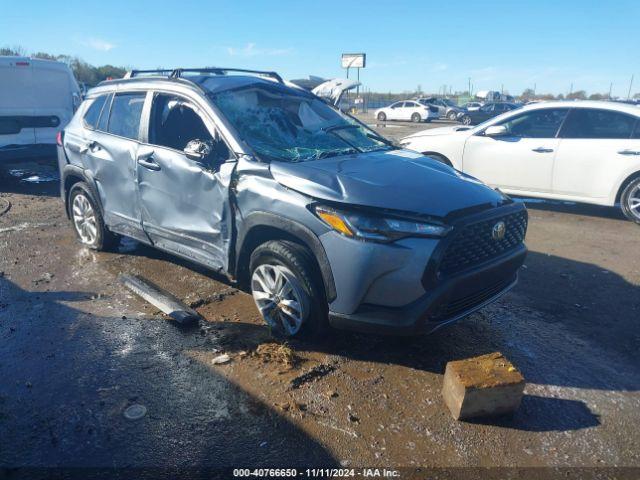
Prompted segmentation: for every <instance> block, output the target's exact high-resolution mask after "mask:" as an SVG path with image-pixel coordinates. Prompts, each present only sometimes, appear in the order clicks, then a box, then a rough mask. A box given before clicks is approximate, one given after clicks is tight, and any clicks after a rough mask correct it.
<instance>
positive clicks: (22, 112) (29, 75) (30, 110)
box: [0, 57, 81, 160]
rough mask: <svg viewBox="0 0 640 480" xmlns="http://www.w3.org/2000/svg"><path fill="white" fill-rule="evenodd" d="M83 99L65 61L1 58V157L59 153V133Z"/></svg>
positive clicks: (12, 157) (1, 158) (9, 157)
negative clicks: (56, 147)
mask: <svg viewBox="0 0 640 480" xmlns="http://www.w3.org/2000/svg"><path fill="white" fill-rule="evenodd" d="M80 101H81V97H80V88H79V87H78V83H77V82H76V79H75V78H74V76H73V73H72V72H71V69H70V68H69V66H68V65H66V64H65V63H62V62H55V61H51V60H40V59H34V58H28V57H0V160H4V159H14V158H21V157H31V156H37V155H47V154H53V155H55V145H56V134H57V132H59V131H60V130H62V128H64V126H65V125H66V124H67V123H69V120H71V117H72V116H73V113H74V112H75V110H76V108H77V107H78V105H80Z"/></svg>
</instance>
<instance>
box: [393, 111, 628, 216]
mask: <svg viewBox="0 0 640 480" xmlns="http://www.w3.org/2000/svg"><path fill="white" fill-rule="evenodd" d="M400 144H401V145H402V146H403V147H404V148H408V149H411V150H416V151H418V152H421V153H424V154H426V155H430V156H432V157H434V158H437V159H438V160H440V161H442V162H444V163H447V164H449V165H451V166H453V167H454V168H456V169H457V170H460V171H462V172H464V173H467V174H469V175H472V176H474V177H476V178H478V179H480V180H482V181H484V182H486V183H488V184H489V185H492V186H495V187H499V188H500V189H501V190H502V191H504V192H506V193H510V194H513V195H520V196H527V197H539V198H551V199H557V200H568V201H574V202H585V203H593V204H597V205H609V206H614V205H615V204H616V203H618V202H619V203H620V207H621V209H622V212H623V213H624V214H625V215H626V216H627V217H628V218H629V219H630V220H632V221H634V222H636V223H640V108H639V107H636V106H633V105H627V104H622V103H614V102H595V101H582V102H545V103H536V104H533V105H527V106H525V107H523V108H520V109H518V110H513V111H510V112H507V113H504V114H502V115H499V116H497V117H495V118H492V119H490V120H488V121H486V122H484V123H481V124H480V125H477V126H475V127H463V126H454V127H444V128H434V129H431V130H424V131H421V132H418V133H415V134H413V135H410V136H408V137H406V138H403V139H402V140H401V141H400Z"/></svg>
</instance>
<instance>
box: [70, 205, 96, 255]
mask: <svg viewBox="0 0 640 480" xmlns="http://www.w3.org/2000/svg"><path fill="white" fill-rule="evenodd" d="M72 215H73V225H74V227H75V229H76V232H78V236H79V237H80V240H81V241H82V243H84V244H86V245H93V244H94V243H95V242H96V239H97V238H98V226H97V223H96V213H95V211H94V210H93V207H92V206H91V202H90V201H89V199H88V198H87V197H86V196H85V195H84V194H82V193H79V194H78V195H76V196H75V197H74V199H73V204H72Z"/></svg>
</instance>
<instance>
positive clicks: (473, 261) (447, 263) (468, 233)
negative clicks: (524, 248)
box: [438, 210, 527, 275]
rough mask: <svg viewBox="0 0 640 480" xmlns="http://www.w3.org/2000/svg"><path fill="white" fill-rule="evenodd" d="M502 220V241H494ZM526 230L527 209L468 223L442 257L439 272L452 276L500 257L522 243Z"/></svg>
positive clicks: (456, 235)
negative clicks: (494, 232) (504, 228)
mask: <svg viewBox="0 0 640 480" xmlns="http://www.w3.org/2000/svg"><path fill="white" fill-rule="evenodd" d="M500 220H502V221H503V222H504V223H505V226H506V231H505V235H504V238H502V239H501V240H494V239H493V238H492V235H491V233H492V231H493V227H494V226H495V225H496V223H498V222H499V221H500ZM526 232H527V212H526V210H521V211H519V212H515V213H511V214H509V215H505V216H504V217H498V218H492V219H490V220H482V221H480V222H476V223H472V224H470V225H465V226H463V227H462V230H461V231H459V232H458V233H457V234H454V235H455V237H454V239H453V240H452V241H451V244H450V245H449V246H448V247H447V250H446V251H445V253H444V255H443V256H442V260H441V261H440V267H439V268H438V271H439V273H440V275H451V274H453V273H457V272H461V271H463V270H466V269H468V268H471V267H473V266H474V265H478V264H480V263H483V262H485V261H487V260H491V259H492V258H495V257H498V256H500V255H502V254H503V253H505V252H507V251H509V250H512V249H514V248H516V247H517V246H518V245H520V244H521V243H522V242H523V241H524V236H525V233H526Z"/></svg>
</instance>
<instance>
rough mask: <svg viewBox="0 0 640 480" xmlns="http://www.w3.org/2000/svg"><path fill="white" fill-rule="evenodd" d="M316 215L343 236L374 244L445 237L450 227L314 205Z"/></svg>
mask: <svg viewBox="0 0 640 480" xmlns="http://www.w3.org/2000/svg"><path fill="white" fill-rule="evenodd" d="M315 213H316V215H317V216H318V217H319V218H320V219H321V220H322V221H323V222H324V223H326V224H327V225H329V226H330V227H331V228H332V229H333V230H335V231H336V232H338V233H341V234H342V235H345V236H347V237H351V238H357V239H360V240H370V241H374V242H392V241H394V240H398V239H400V238H405V237H430V238H440V237H444V236H445V235H446V234H447V233H449V231H451V227H450V226H448V225H439V224H436V223H426V222H416V221H413V220H404V219H400V218H393V217H383V216H380V217H378V216H374V215H368V214H363V213H360V212H344V211H339V210H335V209H333V208H330V207H324V206H320V205H317V206H316V207H315Z"/></svg>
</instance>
